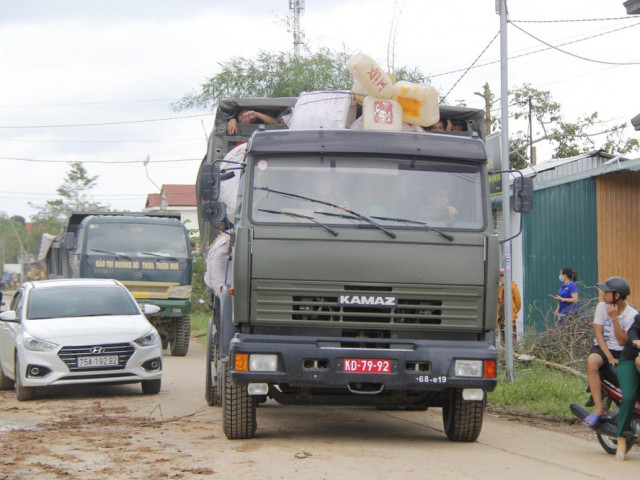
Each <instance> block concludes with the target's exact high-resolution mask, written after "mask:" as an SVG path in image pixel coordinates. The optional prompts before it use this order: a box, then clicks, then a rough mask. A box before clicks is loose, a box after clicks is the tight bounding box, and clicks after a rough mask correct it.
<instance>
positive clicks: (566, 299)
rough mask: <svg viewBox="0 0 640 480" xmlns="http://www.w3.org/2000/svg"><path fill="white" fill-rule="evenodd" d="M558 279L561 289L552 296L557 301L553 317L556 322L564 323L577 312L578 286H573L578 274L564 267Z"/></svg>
mask: <svg viewBox="0 0 640 480" xmlns="http://www.w3.org/2000/svg"><path fill="white" fill-rule="evenodd" d="M558 279H559V280H560V281H561V282H562V287H560V291H559V292H558V294H557V295H552V297H553V299H554V300H557V301H558V306H557V307H556V310H555V312H554V315H555V317H556V319H557V320H558V321H560V322H565V321H567V319H568V318H569V317H571V316H574V315H575V314H576V312H577V311H578V286H577V285H576V284H575V282H576V280H578V273H577V272H574V271H573V270H571V269H570V268H567V267H565V268H563V269H562V270H560V275H559V276H558Z"/></svg>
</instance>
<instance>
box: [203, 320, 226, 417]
mask: <svg viewBox="0 0 640 480" xmlns="http://www.w3.org/2000/svg"><path fill="white" fill-rule="evenodd" d="M217 362H218V332H216V333H214V334H213V335H211V325H210V327H209V335H208V338H207V378H206V379H205V392H204V398H205V399H206V400H207V403H208V404H209V405H210V406H211V407H220V406H222V396H221V394H220V388H219V387H218V371H217V368H216V364H217Z"/></svg>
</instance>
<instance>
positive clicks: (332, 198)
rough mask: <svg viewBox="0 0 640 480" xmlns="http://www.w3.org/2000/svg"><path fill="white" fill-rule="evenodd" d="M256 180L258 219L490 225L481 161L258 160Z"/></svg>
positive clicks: (346, 223)
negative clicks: (487, 218)
mask: <svg viewBox="0 0 640 480" xmlns="http://www.w3.org/2000/svg"><path fill="white" fill-rule="evenodd" d="M252 178H253V198H252V210H251V215H252V221H253V222H254V223H287V224H300V225H303V224H306V225H309V224H310V219H315V220H319V221H321V222H322V223H323V224H324V225H331V226H334V227H335V226H349V225H362V224H366V223H371V222H370V220H371V221H373V222H375V223H376V224H378V225H381V226H383V227H385V228H388V229H391V230H393V229H398V228H409V229H423V230H424V229H425V225H427V226H430V227H436V228H438V229H452V230H481V229H483V228H484V226H485V218H486V216H485V201H483V198H484V195H485V193H484V189H483V182H482V181H481V178H482V176H481V171H480V166H477V165H469V164H464V163H451V162H444V161H437V160H434V161H416V160H404V159H380V158H375V159H370V158H369V159H367V158H362V157H359V158H357V159H355V158H348V157H321V158H309V157H304V158H260V159H256V161H255V162H254V163H253V175H252ZM276 192H278V193H276ZM301 197H302V198H301ZM348 212H357V214H358V215H353V214H352V213H351V214H345V213H348ZM363 217H364V218H363Z"/></svg>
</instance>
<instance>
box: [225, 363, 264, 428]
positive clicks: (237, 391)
mask: <svg viewBox="0 0 640 480" xmlns="http://www.w3.org/2000/svg"><path fill="white" fill-rule="evenodd" d="M228 368H229V367H228V363H227V362H221V363H220V370H221V372H220V373H221V378H222V423H223V426H224V434H225V435H226V436H227V438H228V439H229V440H241V439H246V438H253V436H254V434H255V433H256V428H257V423H256V407H257V405H256V401H255V399H254V398H253V397H252V396H251V395H249V393H248V392H247V387H246V385H237V386H236V385H233V383H232V382H231V374H230V373H229V369H228Z"/></svg>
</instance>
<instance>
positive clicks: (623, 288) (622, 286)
mask: <svg viewBox="0 0 640 480" xmlns="http://www.w3.org/2000/svg"><path fill="white" fill-rule="evenodd" d="M598 288H599V289H600V290H602V291H603V292H618V293H619V294H620V295H624V296H625V297H626V296H628V295H630V294H631V287H630V286H629V283H628V282H627V281H626V280H625V279H624V278H622V277H611V278H609V279H607V281H606V282H603V283H599V284H598Z"/></svg>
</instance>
